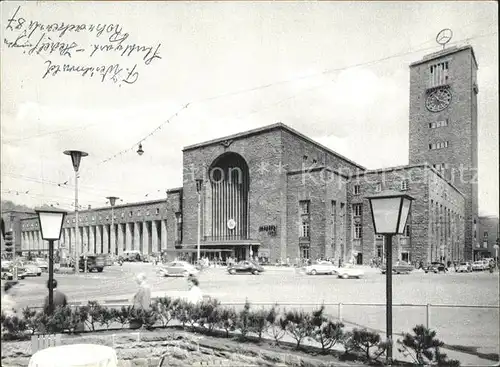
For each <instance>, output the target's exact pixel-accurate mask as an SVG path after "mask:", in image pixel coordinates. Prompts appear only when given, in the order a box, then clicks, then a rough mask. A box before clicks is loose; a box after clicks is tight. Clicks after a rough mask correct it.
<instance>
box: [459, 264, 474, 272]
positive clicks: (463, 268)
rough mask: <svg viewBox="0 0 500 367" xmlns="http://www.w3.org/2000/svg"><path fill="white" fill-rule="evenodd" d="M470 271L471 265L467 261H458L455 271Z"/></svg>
mask: <svg viewBox="0 0 500 367" xmlns="http://www.w3.org/2000/svg"><path fill="white" fill-rule="evenodd" d="M471 271H472V266H471V264H470V263H468V262H464V263H460V265H458V266H457V273H469V272H471Z"/></svg>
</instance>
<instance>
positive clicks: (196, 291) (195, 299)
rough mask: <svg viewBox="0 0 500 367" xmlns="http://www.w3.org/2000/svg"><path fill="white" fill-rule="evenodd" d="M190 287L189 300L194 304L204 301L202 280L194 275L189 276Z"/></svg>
mask: <svg viewBox="0 0 500 367" xmlns="http://www.w3.org/2000/svg"><path fill="white" fill-rule="evenodd" d="M188 288H189V292H188V295H187V301H188V302H189V303H192V304H197V303H200V302H201V301H203V293H202V292H201V289H200V282H199V281H198V279H197V278H196V277H195V276H194V275H190V276H189V277H188Z"/></svg>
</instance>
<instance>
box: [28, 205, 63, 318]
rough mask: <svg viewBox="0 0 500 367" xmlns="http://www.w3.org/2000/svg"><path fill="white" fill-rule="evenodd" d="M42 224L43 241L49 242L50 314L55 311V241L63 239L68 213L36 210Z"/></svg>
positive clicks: (53, 210) (55, 210)
mask: <svg viewBox="0 0 500 367" xmlns="http://www.w3.org/2000/svg"><path fill="white" fill-rule="evenodd" d="M35 211H36V214H37V215H38V222H39V223H40V231H41V233H42V239H43V240H45V241H49V310H48V311H49V313H52V311H53V310H54V284H53V281H54V241H58V240H59V239H60V238H61V232H62V225H63V222H64V217H65V216H66V212H65V211H64V210H58V209H38V210H35Z"/></svg>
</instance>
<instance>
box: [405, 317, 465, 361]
mask: <svg viewBox="0 0 500 367" xmlns="http://www.w3.org/2000/svg"><path fill="white" fill-rule="evenodd" d="M413 333H414V334H413V335H412V334H409V333H403V340H398V344H399V345H400V348H398V350H399V351H400V352H401V353H403V355H404V356H405V357H411V358H412V359H413V361H414V362H415V363H417V364H419V365H427V364H435V363H437V364H438V365H439V366H459V365H460V362H459V361H456V360H447V356H446V354H444V353H441V352H440V347H442V346H443V345H444V343H443V342H442V341H440V340H439V339H437V338H436V332H435V331H433V330H430V329H427V328H426V327H425V326H424V325H417V326H415V327H414V328H413Z"/></svg>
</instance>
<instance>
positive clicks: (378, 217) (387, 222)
mask: <svg viewBox="0 0 500 367" xmlns="http://www.w3.org/2000/svg"><path fill="white" fill-rule="evenodd" d="M367 199H368V200H369V201H370V208H371V212H372V220H373V227H374V229H375V233H376V234H381V235H384V238H385V242H386V245H385V250H386V271H385V274H386V334H387V341H388V342H389V345H388V346H387V362H388V363H392V236H393V235H395V234H402V233H403V232H404V229H405V226H406V221H407V219H408V214H409V213H410V208H411V202H412V200H413V198H412V197H411V196H409V195H406V194H402V193H401V192H398V191H392V190H391V191H384V192H381V193H380V194H377V195H373V196H369V197H368V198H367Z"/></svg>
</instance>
